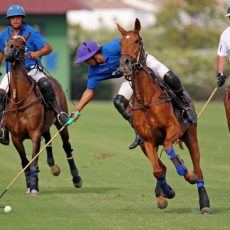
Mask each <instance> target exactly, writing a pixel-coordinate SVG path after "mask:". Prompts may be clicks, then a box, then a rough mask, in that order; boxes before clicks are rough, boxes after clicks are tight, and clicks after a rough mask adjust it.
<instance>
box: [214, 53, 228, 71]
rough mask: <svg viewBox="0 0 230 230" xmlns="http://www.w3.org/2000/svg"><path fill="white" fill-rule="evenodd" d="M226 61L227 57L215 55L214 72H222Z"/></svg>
mask: <svg viewBox="0 0 230 230" xmlns="http://www.w3.org/2000/svg"><path fill="white" fill-rule="evenodd" d="M226 62H227V57H222V56H219V55H217V58H216V72H217V73H224V68H225V64H226Z"/></svg>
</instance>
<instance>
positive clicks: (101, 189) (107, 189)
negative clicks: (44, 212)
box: [41, 187, 118, 194]
mask: <svg viewBox="0 0 230 230" xmlns="http://www.w3.org/2000/svg"><path fill="white" fill-rule="evenodd" d="M116 190H118V188H113V187H98V188H96V187H83V188H66V187H61V188H56V189H50V190H44V189H43V190H42V191H41V193H42V194H50V193H53V194H61V193H63V194H74V193H77V194H79V193H80V194H81V193H83V194H85V193H97V194H100V193H109V192H111V191H116Z"/></svg>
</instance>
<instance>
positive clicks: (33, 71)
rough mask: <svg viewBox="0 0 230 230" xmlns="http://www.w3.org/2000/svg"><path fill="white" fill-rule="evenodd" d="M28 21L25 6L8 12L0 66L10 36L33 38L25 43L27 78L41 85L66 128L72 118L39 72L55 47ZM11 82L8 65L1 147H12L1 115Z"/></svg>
mask: <svg viewBox="0 0 230 230" xmlns="http://www.w3.org/2000/svg"><path fill="white" fill-rule="evenodd" d="M25 17H26V13H25V10H24V9H23V7H22V6H20V5H12V6H10V7H9V8H8V10H7V13H6V18H7V19H8V20H9V26H7V27H6V28H5V29H4V30H3V31H2V32H1V33H0V65H1V63H2V61H3V58H4V48H5V44H6V41H7V40H8V39H9V38H10V37H11V36H22V37H23V36H26V35H28V34H30V37H29V39H28V41H27V43H26V44H27V55H26V58H25V67H26V69H27V71H28V72H27V74H28V75H29V76H30V77H32V78H33V79H34V80H35V81H36V82H37V83H38V85H39V87H40V90H41V93H42V94H43V97H44V99H45V100H46V101H47V102H48V103H49V104H50V105H51V107H52V109H53V111H54V113H55V114H56V115H57V118H58V120H59V122H60V123H61V124H62V125H64V124H65V123H66V122H67V121H68V120H69V117H68V115H67V114H65V113H64V112H62V111H61V108H60V105H59V102H58V101H57V98H56V93H55V90H54V87H53V84H52V83H51V81H50V80H49V79H48V78H47V76H46V75H45V74H44V72H43V71H42V70H41V69H42V68H39V63H41V59H42V56H44V55H48V54H49V53H51V52H52V47H51V46H50V44H48V43H47V41H46V40H45V39H44V38H43V37H42V36H41V34H40V33H39V32H38V31H37V30H35V29H34V28H33V27H31V26H30V25H28V24H26V23H25V22H24V18H25ZM9 78H10V63H6V74H5V75H4V77H3V79H2V81H1V83H0V125H1V126H0V143H2V144H5V145H8V144H9V132H8V130H7V128H6V127H5V125H4V124H3V122H2V115H3V112H4V108H5V102H6V94H7V92H8V89H9Z"/></svg>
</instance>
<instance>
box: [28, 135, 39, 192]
mask: <svg viewBox="0 0 230 230" xmlns="http://www.w3.org/2000/svg"><path fill="white" fill-rule="evenodd" d="M31 140H32V159H33V158H34V157H35V156H36V154H37V153H38V152H39V150H40V142H41V132H40V131H37V132H36V131H34V132H33V135H32V136H31ZM30 172H31V181H30V194H31V195H32V196H34V195H37V194H38V193H39V187H38V172H39V168H38V157H36V158H35V159H34V160H33V161H32V162H31V164H30Z"/></svg>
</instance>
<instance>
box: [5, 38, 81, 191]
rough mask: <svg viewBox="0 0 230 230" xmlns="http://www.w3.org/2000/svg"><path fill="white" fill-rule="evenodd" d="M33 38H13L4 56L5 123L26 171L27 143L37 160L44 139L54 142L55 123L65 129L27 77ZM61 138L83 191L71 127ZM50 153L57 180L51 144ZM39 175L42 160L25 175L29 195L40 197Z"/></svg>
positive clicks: (59, 91)
mask: <svg viewBox="0 0 230 230" xmlns="http://www.w3.org/2000/svg"><path fill="white" fill-rule="evenodd" d="M29 36H30V34H28V35H27V36H25V37H22V36H19V35H17V36H13V37H12V36H11V37H10V38H9V40H8V41H7V43H6V47H5V53H4V55H5V59H6V61H7V62H10V79H9V92H8V94H7V96H6V97H7V103H6V107H5V111H4V115H3V121H4V123H5V125H6V127H7V128H8V130H9V131H10V134H11V139H12V142H13V144H14V146H15V148H16V149H17V151H18V153H19V156H20V159H21V165H22V167H23V168H24V167H25V166H26V165H27V164H28V163H29V161H28V159H27V157H26V152H25V148H24V145H23V141H24V140H25V139H30V140H31V142H32V158H33V157H34V156H35V155H36V154H37V153H38V152H39V150H40V142H41V138H42V137H43V138H44V140H45V143H48V142H49V141H50V139H51V134H50V127H51V126H52V124H53V123H54V124H55V126H56V128H57V129H58V130H59V129H60V128H61V127H62V126H61V124H60V123H59V122H58V120H56V119H55V116H54V112H53V110H52V109H51V108H50V107H49V106H48V105H47V104H46V103H45V101H44V99H43V97H42V95H41V93H40V90H38V85H37V84H36V82H35V81H34V80H33V79H32V78H31V77H29V76H28V75H27V72H26V68H25V65H24V62H25V50H26V41H27V40H28V39H29ZM49 79H50V80H51V81H52V83H53V85H54V88H55V90H56V94H57V97H58V100H59V103H60V106H61V108H62V110H63V111H64V112H66V113H67V112H68V111H67V110H68V107H67V100H66V97H65V94H64V92H63V90H62V88H61V85H60V84H59V83H58V81H57V80H55V79H54V78H52V77H49ZM60 136H61V138H62V142H63V148H64V151H65V153H66V156H67V160H68V164H69V168H70V171H71V174H72V182H73V185H74V186H75V187H76V188H80V187H81V185H82V179H81V177H80V176H79V173H78V169H77V167H76V164H75V162H74V158H73V154H72V152H73V150H72V147H71V144H70V142H69V133H68V129H67V127H66V128H65V129H63V131H62V132H61V133H60ZM46 152H47V163H48V165H49V166H50V168H51V172H52V173H53V175H55V176H57V175H59V173H60V168H59V166H58V165H56V164H55V161H54V158H53V151H52V145H51V144H50V145H48V146H47V147H46ZM38 172H39V168H38V158H36V159H35V160H34V161H33V162H32V163H31V164H30V167H28V168H27V169H26V170H25V171H24V174H25V178H26V186H27V193H28V194H31V195H37V194H38V192H39V186H38Z"/></svg>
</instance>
